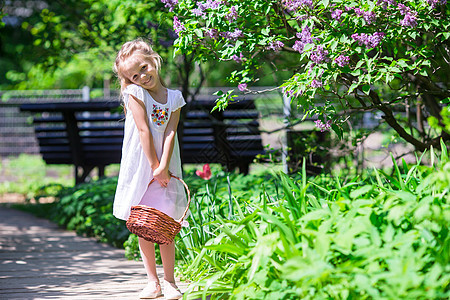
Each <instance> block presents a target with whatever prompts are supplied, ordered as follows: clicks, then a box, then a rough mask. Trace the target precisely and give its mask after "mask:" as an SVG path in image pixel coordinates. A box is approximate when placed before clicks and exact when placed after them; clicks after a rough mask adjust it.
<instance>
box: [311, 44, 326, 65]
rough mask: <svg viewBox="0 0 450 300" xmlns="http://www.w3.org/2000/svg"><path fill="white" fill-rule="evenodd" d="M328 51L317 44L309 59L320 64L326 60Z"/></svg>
mask: <svg viewBox="0 0 450 300" xmlns="http://www.w3.org/2000/svg"><path fill="white" fill-rule="evenodd" d="M327 55H328V51H327V50H325V49H324V48H323V46H317V47H316V48H315V49H314V52H312V53H311V56H310V59H311V60H312V61H313V62H314V63H316V64H320V63H323V62H325V61H326V60H327Z"/></svg>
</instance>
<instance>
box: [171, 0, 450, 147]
mask: <svg viewBox="0 0 450 300" xmlns="http://www.w3.org/2000/svg"><path fill="white" fill-rule="evenodd" d="M431 3H433V4H431ZM173 11H174V12H173V14H174V15H175V16H174V18H175V17H176V18H177V20H178V23H179V24H178V23H177V24H176V26H175V22H174V26H175V27H177V29H178V30H177V31H178V34H179V38H178V39H177V40H176V42H175V47H176V51H178V52H179V53H184V54H193V55H195V57H196V58H197V59H198V60H199V61H204V60H210V61H233V60H234V61H235V62H236V63H235V67H234V69H235V70H234V71H232V72H230V75H229V76H228V80H229V82H231V83H232V84H234V85H235V86H238V84H248V88H249V89H251V85H257V84H258V81H259V80H260V77H261V76H267V75H270V72H260V70H261V69H262V68H263V66H265V65H268V64H270V65H272V66H273V72H274V73H275V72H279V70H287V71H289V72H290V78H288V79H287V80H284V83H282V84H281V85H280V88H282V89H283V92H284V94H285V95H286V96H289V97H292V99H294V100H296V102H297V104H298V105H299V107H301V109H302V110H303V111H304V113H305V114H306V115H308V116H313V115H316V114H317V115H319V119H321V121H323V122H325V120H332V121H333V125H332V126H331V127H332V129H333V130H334V131H335V132H336V134H337V135H338V136H340V137H341V138H342V132H343V131H344V130H345V129H346V127H345V124H346V122H347V120H349V118H350V117H351V115H352V114H355V113H356V112H364V111H377V110H378V111H380V112H382V113H383V114H384V115H385V120H386V122H387V124H389V126H391V127H392V128H394V129H395V130H396V131H397V132H398V134H399V135H400V136H401V137H402V138H403V139H405V140H406V141H408V142H409V143H411V144H413V145H414V146H415V147H416V149H418V150H421V151H423V150H424V149H426V148H429V146H430V145H433V146H435V147H436V146H437V147H439V139H440V137H442V138H443V139H444V140H448V136H449V135H448V130H447V129H446V127H445V126H443V122H442V118H443V117H442V116H441V114H440V111H441V110H442V106H441V105H439V103H440V101H441V100H442V99H445V98H448V97H449V93H448V85H449V81H448V76H447V74H448V72H449V71H450V69H449V64H448V61H450V56H449V53H448V51H447V46H446V45H447V44H448V41H449V38H450V34H449V32H448V31H449V30H450V18H449V13H450V4H448V3H447V1H428V0H418V1H400V2H392V1H378V0H370V1H342V0H332V1H329V0H327V1H274V0H271V1H266V0H255V1H238V0H232V1H226V2H220V3H219V2H215V1H191V0H180V1H178V4H177V5H174V6H173ZM261 73H262V74H261ZM240 89H241V90H242V88H240ZM246 90H247V88H246ZM247 92H248V90H247ZM221 96H222V98H221V99H220V100H219V101H218V107H220V108H224V107H226V104H227V102H228V101H232V99H233V96H232V95H230V94H229V93H223V94H222V95H221ZM422 101H423V102H422ZM421 103H426V105H424V106H420V104H421ZM416 105H417V109H418V110H424V111H426V112H427V113H429V114H430V115H432V116H433V117H435V118H436V119H437V120H438V122H436V124H439V128H441V129H442V130H444V131H446V133H436V132H432V133H431V134H429V133H427V132H425V131H424V130H423V128H421V127H420V126H416V127H417V128H416V127H413V126H412V122H413V121H412V120H414V118H415V117H414V118H409V120H407V119H408V118H402V117H399V116H397V114H396V112H398V111H399V110H404V109H405V108H404V107H402V106H405V107H406V108H407V107H408V106H416ZM419 118H422V117H419ZM422 121H423V119H422V120H417V122H419V123H420V124H421V123H422ZM406 126H408V127H409V128H410V129H411V132H407V131H405V130H404V128H405V127H406ZM424 136H427V137H426V138H424Z"/></svg>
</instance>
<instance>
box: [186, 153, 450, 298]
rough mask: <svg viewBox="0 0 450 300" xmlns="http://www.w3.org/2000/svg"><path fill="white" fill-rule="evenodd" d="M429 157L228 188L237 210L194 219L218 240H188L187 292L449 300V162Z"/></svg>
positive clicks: (443, 157)
mask: <svg viewBox="0 0 450 300" xmlns="http://www.w3.org/2000/svg"><path fill="white" fill-rule="evenodd" d="M430 155H431V156H432V157H433V160H435V162H436V163H433V165H432V166H431V167H425V166H423V165H421V163H420V160H421V159H418V162H417V164H416V165H413V166H408V165H406V164H405V163H402V164H401V165H400V166H399V165H397V163H396V162H395V161H394V170H393V173H392V174H387V173H385V172H382V171H379V170H376V169H375V170H374V171H373V172H372V173H371V174H369V175H368V176H367V177H366V178H364V179H363V178H359V177H356V178H353V179H351V180H345V179H341V178H338V177H336V178H329V177H325V176H321V177H316V178H314V179H312V180H307V179H306V177H305V170H304V169H303V174H302V176H301V177H300V179H299V180H295V179H292V178H289V177H287V176H285V175H280V177H279V178H278V179H277V182H276V184H277V185H278V184H279V185H280V187H281V188H282V191H277V193H276V196H275V197H274V195H271V194H270V193H267V192H265V191H264V186H266V185H263V188H262V192H261V194H260V197H254V196H253V197H248V196H247V197H243V198H239V197H235V195H232V194H231V191H230V194H229V195H228V196H229V198H230V199H231V198H233V199H235V201H234V203H235V204H236V205H235V206H234V209H233V214H232V216H231V217H230V216H229V215H227V213H226V212H225V211H224V212H222V214H220V215H219V214H216V215H215V218H216V220H215V221H211V222H208V223H203V227H202V228H203V230H202V229H200V228H199V227H198V225H197V224H196V225H195V226H194V228H197V231H199V232H200V231H203V232H205V233H206V234H207V235H210V236H211V238H210V239H209V240H208V241H207V242H206V243H203V241H200V240H199V242H198V244H197V245H195V244H192V242H193V241H194V242H195V239H193V238H192V237H191V236H189V235H192V236H195V237H197V236H200V234H198V233H195V232H194V231H192V232H190V233H188V235H186V234H185V236H184V238H183V241H187V242H185V243H186V244H187V245H188V246H187V247H186V248H187V249H191V250H190V251H192V252H193V255H191V256H187V257H189V259H190V260H192V263H190V264H189V263H188V264H187V268H186V269H185V270H184V271H183V272H182V273H183V274H185V276H186V277H187V278H189V279H190V280H192V282H193V283H192V284H191V285H190V287H189V290H188V292H187V293H186V294H187V298H188V299H196V298H198V297H203V299H204V297H205V296H207V295H211V299H228V298H230V299H271V298H273V299H299V298H301V299H324V298H328V299H379V298H384V299H447V298H448V297H449V295H450V294H449V291H448V288H447V287H448V284H449V281H450V276H449V275H448V265H449V262H450V256H449V254H448V249H449V246H450V236H449V235H448V223H449V221H450V207H449V204H450V193H449V192H450V189H449V186H450V175H449V174H450V162H449V161H448V155H447V154H446V153H445V151H444V152H443V153H442V155H441V157H440V158H439V159H438V158H437V157H435V154H434V152H433V151H432V152H431V154H430ZM268 185H269V184H268ZM260 191H261V190H260ZM221 202H222V204H223V203H225V202H226V199H222V201H221ZM208 212H209V210H208V209H205V210H204V214H203V215H201V216H199V217H198V220H197V221H198V222H200V221H201V220H203V218H204V217H205V215H206V213H208ZM193 216H194V218H195V217H196V215H195V214H193Z"/></svg>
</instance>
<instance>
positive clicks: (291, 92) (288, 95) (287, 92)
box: [283, 87, 302, 98]
mask: <svg viewBox="0 0 450 300" xmlns="http://www.w3.org/2000/svg"><path fill="white" fill-rule="evenodd" d="M283 94H285V95H286V96H287V97H289V98H291V97H294V98H295V97H298V96H299V95H301V94H302V93H301V92H297V93H294V91H292V90H290V89H289V90H288V89H287V88H286V87H283Z"/></svg>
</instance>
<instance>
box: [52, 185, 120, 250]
mask: <svg viewBox="0 0 450 300" xmlns="http://www.w3.org/2000/svg"><path fill="white" fill-rule="evenodd" d="M116 186H117V178H107V179H102V180H98V181H96V182H94V183H85V184H80V185H77V186H76V187H74V188H66V189H64V190H62V191H61V192H60V194H59V201H57V202H56V203H55V205H54V207H53V210H52V211H51V212H50V215H51V219H52V220H53V221H54V222H56V223H57V224H58V225H60V226H64V227H66V228H67V229H69V230H75V231H76V232H77V233H78V234H82V235H86V236H93V237H95V238H97V239H98V240H99V241H100V242H106V243H109V244H112V245H114V246H116V247H119V248H122V247H123V243H124V242H125V241H126V240H127V238H128V235H129V231H128V229H127V228H126V226H125V222H124V221H122V220H119V219H117V218H115V217H114V216H113V214H112V207H113V200H114V193H115V190H116Z"/></svg>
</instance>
